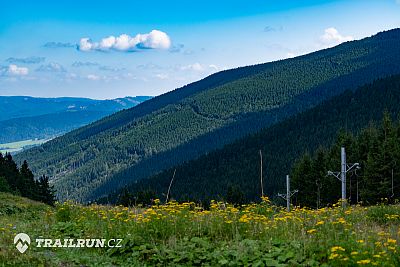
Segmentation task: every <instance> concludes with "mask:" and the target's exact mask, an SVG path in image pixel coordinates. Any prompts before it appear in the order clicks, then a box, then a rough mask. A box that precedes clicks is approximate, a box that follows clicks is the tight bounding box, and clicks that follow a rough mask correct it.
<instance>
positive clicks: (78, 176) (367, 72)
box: [18, 30, 400, 201]
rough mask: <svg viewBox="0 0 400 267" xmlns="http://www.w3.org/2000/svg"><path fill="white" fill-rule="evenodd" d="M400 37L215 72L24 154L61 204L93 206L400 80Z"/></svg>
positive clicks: (387, 34)
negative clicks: (327, 105)
mask: <svg viewBox="0 0 400 267" xmlns="http://www.w3.org/2000/svg"><path fill="white" fill-rule="evenodd" d="M399 41H400V30H392V31H388V32H384V33H380V34H378V35H375V36H373V37H371V38H366V39H363V40H360V41H353V42H348V43H344V44H341V45H339V46H337V47H334V48H331V49H326V50H322V51H318V52H315V53H311V54H309V55H305V56H301V57H297V58H293V59H287V60H282V61H277V62H272V63H265V64H261V65H257V66H250V67H244V68H239V69H236V70H230V71H224V72H221V73H217V74H214V75H212V76H210V77H208V78H206V79H204V80H202V81H199V82H196V83H193V84H190V85H188V86H186V87H183V88H180V89H177V90H175V91H173V92H170V93H167V94H165V95H162V96H159V97H156V98H154V99H152V100H149V101H146V102H145V103H143V104H141V105H139V106H137V107H135V108H132V109H129V110H126V111H122V112H118V113H117V114H115V115H113V116H109V117H107V118H105V119H102V120H100V121H98V122H95V123H93V124H91V125H89V126H87V127H83V128H81V129H78V130H75V131H73V132H71V133H69V134H67V135H65V136H63V137H60V138H57V139H55V140H53V141H51V142H48V143H46V144H44V145H42V146H41V147H39V148H35V149H31V150H29V151H27V152H24V153H22V154H21V155H19V156H18V158H19V159H20V160H21V159H27V160H28V161H29V162H30V164H31V166H32V169H33V170H34V171H35V172H37V173H38V174H46V175H49V176H50V177H51V179H53V182H54V184H55V186H56V188H57V190H58V193H59V194H60V197H61V198H66V197H68V198H74V199H77V200H81V201H87V200H90V199H95V198H97V197H98V196H101V195H105V194H107V193H109V192H110V190H114V189H116V188H118V187H121V186H124V185H126V184H127V183H129V182H132V181H133V180H137V179H141V178H145V177H148V176H150V175H151V174H154V173H156V172H159V171H161V170H163V169H166V168H169V167H171V166H173V165H176V164H179V163H181V162H183V161H185V160H189V159H192V158H195V157H198V156H199V155H201V154H203V153H206V152H208V151H211V150H213V149H215V148H219V147H222V146H223V145H224V144H227V143H229V142H231V141H233V140H235V139H237V138H240V137H242V136H244V135H246V134H249V133H253V132H255V131H258V130H259V129H261V128H263V127H266V126H268V125H271V124H273V123H276V122H278V121H280V120H282V119H284V118H286V117H288V116H291V115H294V114H296V113H298V112H301V111H303V110H306V109H308V108H311V107H313V106H315V105H316V104H318V103H320V102H321V101H323V100H324V99H327V98H329V97H332V96H334V95H337V94H340V93H341V92H343V91H344V90H346V89H347V88H356V87H357V86H359V85H362V84H365V83H368V82H371V81H373V80H374V79H376V78H380V77H385V76H387V75H390V74H395V73H400V65H399V64H398V63H399V62H400V48H399V46H398V43H399Z"/></svg>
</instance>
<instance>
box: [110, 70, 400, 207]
mask: <svg viewBox="0 0 400 267" xmlns="http://www.w3.org/2000/svg"><path fill="white" fill-rule="evenodd" d="M399 103H400V75H397V76H393V77H389V78H385V79H382V80H378V81H376V82H374V83H372V84H369V85H365V86H363V87H361V88H359V89H358V90H356V91H355V92H352V91H346V92H344V93H343V94H341V95H339V96H336V97H334V98H332V99H330V100H327V101H326V102H324V103H322V104H320V105H319V106H317V107H315V108H312V109H310V110H308V111H306V112H304V113H301V114H299V115H296V116H294V117H292V118H290V119H287V120H285V121H283V122H281V123H278V124H276V125H274V126H271V127H270V128H267V129H264V130H262V131H261V132H259V133H257V134H255V135H251V136H249V137H246V138H243V139H241V140H238V141H236V142H235V143H232V144H229V145H227V146H225V147H224V148H223V149H220V150H217V151H215V152H212V153H209V154H208V155H205V156H201V157H200V158H199V159H197V160H193V161H189V162H187V163H185V164H182V165H180V166H177V167H173V168H171V169H169V170H167V171H164V172H161V173H160V174H158V175H156V176H153V177H151V178H149V179H143V180H140V181H138V182H137V183H134V184H131V186H129V187H128V188H127V189H128V191H129V192H130V194H131V195H132V196H133V197H135V196H138V193H140V192H142V191H148V190H150V191H153V192H154V193H155V195H156V196H155V197H161V198H164V195H165V193H166V192H167V189H168V186H169V183H170V180H171V177H172V175H173V172H174V171H175V170H176V176H175V179H174V183H173V186H172V189H171V197H172V198H174V199H177V200H180V201H183V200H196V201H198V200H201V201H204V200H208V201H209V200H211V199H226V197H227V192H228V189H229V188H230V187H234V188H237V189H238V190H239V191H240V192H242V193H243V194H244V197H245V199H246V200H247V201H254V200H257V199H258V198H259V196H260V195H261V188H260V181H259V179H260V178H259V177H260V159H259V150H260V149H261V151H262V152H263V159H264V166H263V167H264V168H263V173H264V180H265V182H264V184H265V188H264V192H265V193H266V194H267V195H268V196H274V197H276V195H277V193H279V192H285V175H286V174H289V173H291V168H292V165H293V164H294V163H295V162H296V159H297V158H298V157H300V155H302V154H303V153H304V152H306V151H314V150H315V149H317V148H318V147H324V146H328V145H331V144H332V143H333V142H334V141H335V140H336V135H337V133H338V132H339V131H340V130H341V129H346V130H347V131H349V132H352V133H356V132H358V131H359V130H360V129H362V128H364V127H367V126H368V124H369V123H370V122H373V121H375V122H376V121H380V120H381V119H382V116H383V113H384V111H385V110H386V111H387V112H388V113H389V114H391V115H392V116H393V117H396V116H399V114H400V105H399ZM393 131H395V130H393ZM363 136H364V138H365V135H363ZM371 140H372V139H371V138H370V142H372V141H371ZM350 143H351V142H350ZM350 143H349V142H347V144H350ZM374 144H375V146H374V147H379V145H378V144H377V143H374ZM391 144H392V145H391V147H392V149H395V147H397V146H398V142H395V143H391ZM368 145H369V143H367V144H364V143H362V142H360V146H368ZM386 146H387V145H386ZM351 148H352V150H350V145H349V161H351V160H352V161H356V160H361V159H363V160H364V162H366V161H367V157H368V155H369V154H365V155H363V156H362V157H361V156H356V155H359V154H360V153H361V152H360V153H356V152H355V151H358V150H357V149H356V148H355V147H354V146H352V147H351ZM364 150H365V149H364ZM350 151H352V154H350ZM378 151H381V150H380V149H377V150H376V151H375V152H374V151H371V153H372V152H374V153H375V154H376V153H378ZM361 154H362V153H361ZM375 154H373V155H375ZM339 155H340V154H339V148H338V146H335V147H334V149H332V150H331V151H330V153H329V155H327V152H325V154H323V156H321V153H318V156H319V157H318V158H314V161H313V162H311V159H310V160H309V163H310V164H309V166H316V167H315V168H314V167H312V169H309V170H308V169H306V167H304V164H303V165H300V166H297V167H296V168H295V173H294V177H293V180H294V187H293V188H298V189H301V190H303V189H304V190H303V191H302V195H301V196H299V201H300V202H299V203H303V204H306V205H307V206H315V199H316V197H315V196H316V194H317V187H316V185H315V180H316V179H317V177H321V175H322V176H325V175H326V173H327V170H328V169H329V168H331V169H332V170H337V169H338V168H339V167H340V163H339V159H340V157H339ZM385 155H386V154H385ZM390 155H392V154H390ZM370 156H371V155H370ZM375 156H376V155H375ZM381 156H382V155H381ZM382 157H383V156H382ZM374 158H376V157H372V158H370V160H372V159H374ZM306 159H307V158H306ZM306 159H303V161H304V160H306ZM323 159H325V161H326V162H324V160H323ZM328 159H329V160H328ZM381 160H383V159H381ZM392 160H394V158H391V159H390V160H389V154H387V155H386V161H387V164H386V165H385V166H386V167H385V168H386V169H385V170H386V174H387V175H386V179H389V177H388V175H389V173H388V171H389V170H388V169H390V168H389V167H390V166H392V165H393V164H391V162H392ZM313 163H314V164H313ZM319 165H320V166H319ZM363 165H364V166H366V165H367V164H363ZM387 165H390V166H389V167H388V166H387ZM307 166H308V165H307ZM317 166H318V167H317ZM368 166H372V165H371V164H369V165H368ZM374 166H375V165H374ZM382 167H383V166H382ZM365 175H367V174H365ZM394 175H395V177H394V178H395V179H396V180H398V178H399V177H400V176H399V175H400V174H399V172H398V171H396V172H395V173H394ZM378 176H379V175H378ZM321 179H322V178H321ZM324 181H325V182H324V190H323V192H322V193H321V194H322V195H323V197H322V200H321V203H322V204H321V205H320V207H321V206H322V205H326V204H327V203H332V201H336V199H337V198H338V197H339V196H340V183H339V182H337V181H336V180H335V178H332V177H329V178H324ZM327 181H330V183H329V184H328V183H327ZM385 181H386V183H387V180H385ZM355 186H356V185H355V184H354V180H353V194H354V192H355V191H354V188H355ZM363 186H365V183H363ZM360 188H361V184H360ZM368 188H370V187H368ZM388 188H390V187H387V188H386V189H388ZM369 190H371V189H369ZM360 191H361V189H360ZM121 192H122V191H120V192H118V194H120V193H121ZM376 193H377V192H376ZM118 194H117V195H118ZM117 195H115V194H113V195H111V196H110V199H108V200H107V199H104V200H103V201H106V202H107V201H108V202H114V201H115V200H116V199H117V198H118V197H117ZM364 195H365V194H364ZM367 195H371V196H372V195H374V194H371V193H368V194H367ZM381 195H382V194H381ZM383 197H385V195H384V194H383ZM304 199H306V200H307V201H304ZM310 199H312V200H310ZM354 199H355V196H354V195H353V200H354ZM377 199H378V201H379V200H380V198H379V197H378V198H377ZM377 199H376V198H375V199H374V200H373V201H372V199H371V202H372V203H375V202H376V201H377ZM360 200H361V198H360ZM367 200H368V197H366V199H365V201H367Z"/></svg>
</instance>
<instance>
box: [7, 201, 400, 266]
mask: <svg viewBox="0 0 400 267" xmlns="http://www.w3.org/2000/svg"><path fill="white" fill-rule="evenodd" d="M0 203H1V204H0V214H1V216H0V266H200V265H201V266H399V265H400V253H399V249H400V248H399V242H400V205H398V204H396V205H387V204H384V203H383V204H379V205H375V206H370V207H362V206H348V207H347V208H345V209H343V208H342V207H341V206H340V205H338V204H336V205H333V206H331V207H326V208H321V209H317V210H311V209H307V208H300V207H293V209H292V211H291V212H287V211H286V210H284V209H283V208H281V207H278V206H274V205H273V204H272V203H271V202H270V201H269V199H268V198H266V197H265V198H263V199H262V201H261V202H260V203H256V204H247V205H240V206H234V205H230V204H226V203H222V202H212V203H211V205H210V207H209V209H203V208H202V207H201V206H199V205H197V204H195V203H191V202H185V203H177V202H169V203H168V204H166V205H165V204H160V202H159V200H155V201H154V203H153V205H152V206H149V207H123V206H101V205H90V206H82V205H80V204H75V203H72V202H66V203H63V204H57V205H56V206H55V207H50V206H46V205H44V204H39V203H37V202H34V201H31V200H27V199H24V198H21V197H14V196H12V195H9V194H0ZM19 232H25V233H27V234H28V235H30V236H31V238H32V239H34V238H38V237H45V238H53V239H55V238H60V239H64V238H107V239H109V238H122V239H123V246H122V247H121V248H36V247H34V246H30V248H29V249H28V251H27V252H25V253H24V254H21V253H19V252H18V251H17V250H16V248H15V247H14V245H13V238H14V236H15V234H16V233H19Z"/></svg>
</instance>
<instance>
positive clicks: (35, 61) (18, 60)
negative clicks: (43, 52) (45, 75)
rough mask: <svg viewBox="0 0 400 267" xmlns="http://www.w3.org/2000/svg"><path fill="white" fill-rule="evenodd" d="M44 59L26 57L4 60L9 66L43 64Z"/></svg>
mask: <svg viewBox="0 0 400 267" xmlns="http://www.w3.org/2000/svg"><path fill="white" fill-rule="evenodd" d="M44 61H45V58H44V57H26V58H15V57H9V58H7V59H6V62H8V63H11V64H17V63H23V64H38V63H41V62H44Z"/></svg>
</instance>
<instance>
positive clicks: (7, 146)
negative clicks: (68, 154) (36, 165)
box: [0, 139, 50, 154]
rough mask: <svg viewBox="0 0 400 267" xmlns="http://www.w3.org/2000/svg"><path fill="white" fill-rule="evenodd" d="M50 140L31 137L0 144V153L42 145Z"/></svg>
mask: <svg viewBox="0 0 400 267" xmlns="http://www.w3.org/2000/svg"><path fill="white" fill-rule="evenodd" d="M49 140H50V139H36V140H32V139H30V140H23V141H18V142H12V143H4V144H0V153H2V154H5V153H6V152H8V153H15V152H19V151H21V150H23V149H25V148H30V147H33V146H38V145H41V144H43V143H45V142H47V141H49Z"/></svg>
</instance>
